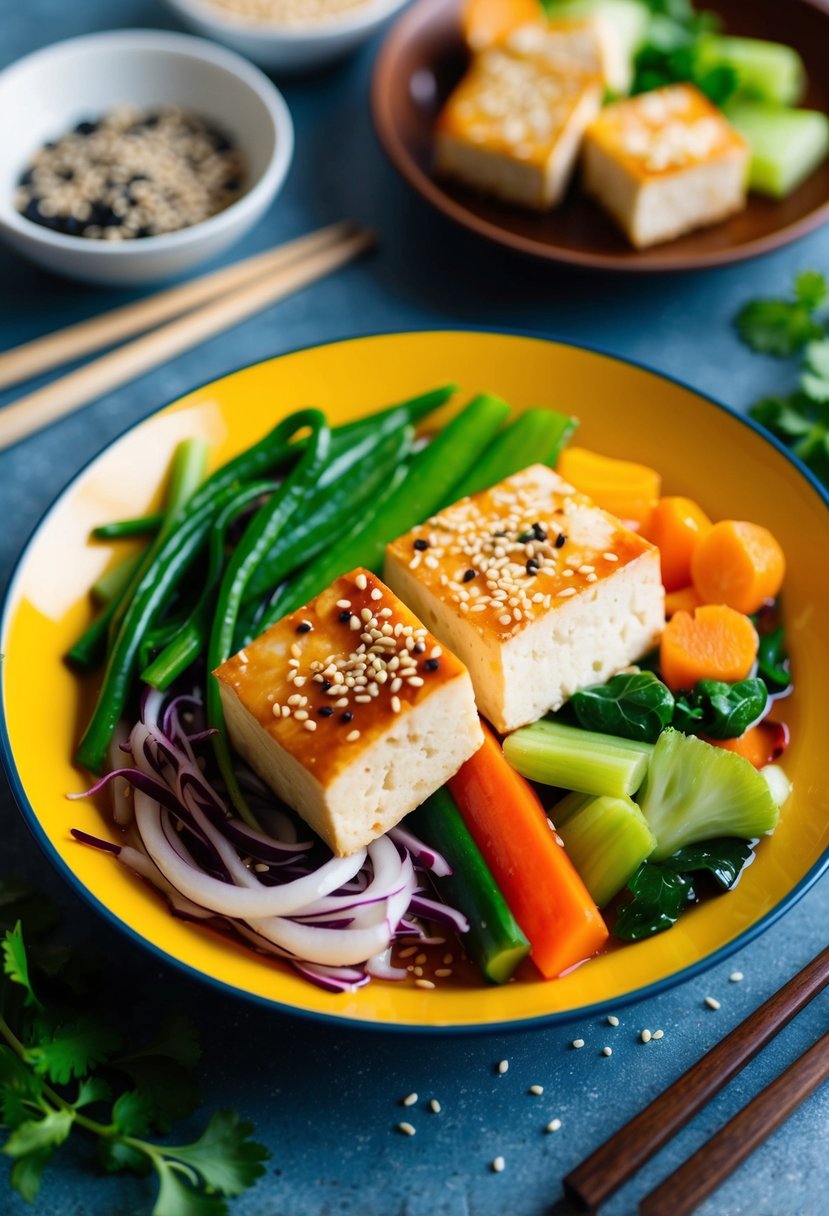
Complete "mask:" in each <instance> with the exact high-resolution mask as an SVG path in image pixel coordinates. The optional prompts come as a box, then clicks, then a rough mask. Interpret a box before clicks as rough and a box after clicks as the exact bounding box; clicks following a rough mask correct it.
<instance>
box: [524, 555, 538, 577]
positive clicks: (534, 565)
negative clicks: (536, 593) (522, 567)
mask: <svg viewBox="0 0 829 1216" xmlns="http://www.w3.org/2000/svg"><path fill="white" fill-rule="evenodd" d="M526 571H527V574H538V562H537V561H535V559H534V558H532V557H531V558H530V559H529V561H528V562H527V565H526Z"/></svg>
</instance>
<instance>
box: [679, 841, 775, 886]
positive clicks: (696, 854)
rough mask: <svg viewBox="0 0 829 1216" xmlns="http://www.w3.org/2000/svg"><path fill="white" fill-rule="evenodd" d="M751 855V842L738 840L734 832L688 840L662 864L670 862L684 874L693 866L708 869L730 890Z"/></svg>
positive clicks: (752, 850) (692, 868)
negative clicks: (712, 838)
mask: <svg viewBox="0 0 829 1216" xmlns="http://www.w3.org/2000/svg"><path fill="white" fill-rule="evenodd" d="M753 859H754V843H753V842H752V841H750V840H740V839H738V838H737V837H736V836H722V837H720V838H719V839H718V840H705V841H702V842H701V843H700V844H687V845H685V847H684V848H683V849H679V850H678V851H677V852H676V853H674V854H672V856H671V857H668V858H666V860H665V861H664V862H662V865H664V866H670V867H671V868H672V869H673V870H676V871H677V872H681V873H683V874H686V873H689V872H692V871H695V870H707V872H708V873H709V874H712V875H713V876H714V878H715V879H716V880H717V882H718V883H719V885H720V886H721V887H722V888H723V889H724V890H725V891H730V890H731V888H732V887H733V886H735V885H736V883H737V879H738V878H739V877H740V875H741V874H742V872H743V870H744V869H745V867H746V866H747V865H748V864H749V862H751V861H753Z"/></svg>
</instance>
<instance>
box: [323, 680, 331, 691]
mask: <svg viewBox="0 0 829 1216" xmlns="http://www.w3.org/2000/svg"><path fill="white" fill-rule="evenodd" d="M322 687H323V691H324V692H328V689H329V688H330V687H331V681H330V680H323V682H322Z"/></svg>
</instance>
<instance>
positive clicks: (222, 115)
mask: <svg viewBox="0 0 829 1216" xmlns="http://www.w3.org/2000/svg"><path fill="white" fill-rule="evenodd" d="M121 102H125V103H132V104H134V105H136V106H138V107H139V108H141V109H151V108H153V107H154V106H159V105H164V104H167V105H180V106H182V107H184V108H185V109H188V110H192V111H193V112H194V113H197V114H199V115H200V116H202V117H204V118H206V119H208V120H211V121H212V122H215V123H216V125H217V126H219V127H220V128H221V129H222V130H224V131H226V132H227V133H228V135H229V136H230V137H231V139H232V140H233V141H234V143H235V144H237V146H238V147H239V148H240V149H241V151H242V152H243V154H244V156H245V160H246V162H247V186H246V189H245V192H244V194H243V195H242V196H241V197H240V198H239V199H237V200H236V202H234V203H231V205H230V206H229V207H227V208H226V209H225V210H224V211H220V212H219V213H218V214H217V215H214V216H211V217H210V219H207V220H204V221H203V222H202V223H200V224H193V225H192V226H191V227H190V228H182V229H181V230H180V231H178V232H168V233H164V234H163V235H161V236H151V237H144V238H142V239H140V240H131V241H118V242H109V241H97V240H91V239H88V238H84V237H78V236H67V235H66V234H64V233H62V232H53V231H52V230H51V229H48V228H45V227H42V226H41V225H40V224H36V223H33V222H32V221H31V220H27V219H26V218H25V217H24V216H22V215H21V214H20V213H19V212H18V211H16V210H15V206H14V192H15V186H16V184H17V181H18V179H19V176H20V174H21V173H22V171H23V170H24V169H25V167H26V165H27V163H28V162H29V160H30V158H31V156H32V155H33V154H34V153H35V152H36V151H37V149H38V148H39V147H40V146H41V145H42V144H43V143H45V142H46V141H47V140H50V139H56V138H59V137H60V136H61V135H63V134H64V133H65V132H66V131H68V130H70V129H71V128H72V127H73V126H74V125H75V123H77V122H79V121H81V120H82V119H89V118H91V119H94V118H96V117H98V116H100V115H102V114H104V113H106V111H108V110H110V109H112V108H113V107H114V106H116V105H118V104H119V103H121ZM0 115H3V116H4V122H3V138H2V140H0V236H2V237H3V238H4V239H5V240H6V241H7V242H8V243H9V244H10V245H12V246H13V248H15V249H16V250H17V251H18V252H19V253H21V254H23V255H24V256H25V257H28V258H30V259H31V260H32V261H33V262H37V263H38V264H39V265H41V266H45V267H46V268H47V269H48V270H52V271H55V272H56V273H58V274H63V275H68V276H69V277H71V278H76V279H85V280H88V281H91V282H97V283H115V284H123V285H128V284H135V283H146V282H151V281H153V280H158V279H163V278H167V277H169V276H171V275H175V274H178V273H179V272H181V271H184V270H187V269H189V268H190V267H192V266H195V265H196V264H197V263H198V262H202V261H204V260H205V259H207V258H210V257H213V256H214V254H217V253H219V252H220V251H221V250H222V249H225V248H227V246H229V245H231V244H232V243H233V242H234V241H237V240H239V238H240V237H241V236H243V235H244V233H245V232H247V230H248V229H249V228H250V227H252V225H253V224H255V223H256V221H257V220H258V219H259V218H260V217H261V216H262V214H263V213H264V212H265V211H266V210H267V208H268V207H269V206H270V204H271V202H272V201H273V199H274V197H275V196H276V194H277V192H278V190H279V188H280V186H281V185H282V183H283V181H284V180H285V175H286V174H287V172H288V168H289V165H290V163H291V157H292V155H293V146H294V136H293V124H292V122H291V115H290V113H289V111H288V107H287V106H286V104H285V102H284V100H283V98H282V95H281V93H280V92H279V91H278V90H277V89H276V88H275V87H274V85H273V84H272V83H271V82H270V81H269V80H268V78H267V77H266V76H264V75H263V74H262V72H260V71H258V70H257V69H256V68H255V67H252V66H251V64H249V63H246V62H245V61H244V60H243V59H241V58H240V57H239V56H238V55H234V54H233V53H232V52H231V51H226V50H223V49H222V48H221V47H217V46H215V45H214V44H213V43H210V42H205V41H203V40H202V39H200V38H191V37H190V36H189V35H186V34H174V33H165V32H162V31H157V30H124V31H117V32H116V31H113V32H110V33H104V34H92V35H89V36H88V37H84V38H71V39H69V40H68V41H66V42H58V43H56V44H55V45H53V46H50V47H46V48H45V49H44V50H42V51H36V52H35V53H34V54H32V55H27V56H26V57H25V58H24V59H20V60H18V62H17V63H15V64H13V65H12V66H11V67H9V68H7V69H6V70H5V71H4V72H2V73H0Z"/></svg>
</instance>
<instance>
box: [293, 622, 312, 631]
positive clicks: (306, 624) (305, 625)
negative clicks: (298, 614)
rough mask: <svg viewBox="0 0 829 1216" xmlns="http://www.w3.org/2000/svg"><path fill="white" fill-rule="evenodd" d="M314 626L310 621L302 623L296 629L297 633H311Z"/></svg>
mask: <svg viewBox="0 0 829 1216" xmlns="http://www.w3.org/2000/svg"><path fill="white" fill-rule="evenodd" d="M312 628H313V626H312V624H311V622H310V621H300V622H299V624H298V625H297V627H296V631H297V633H310V632H311V630H312Z"/></svg>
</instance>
